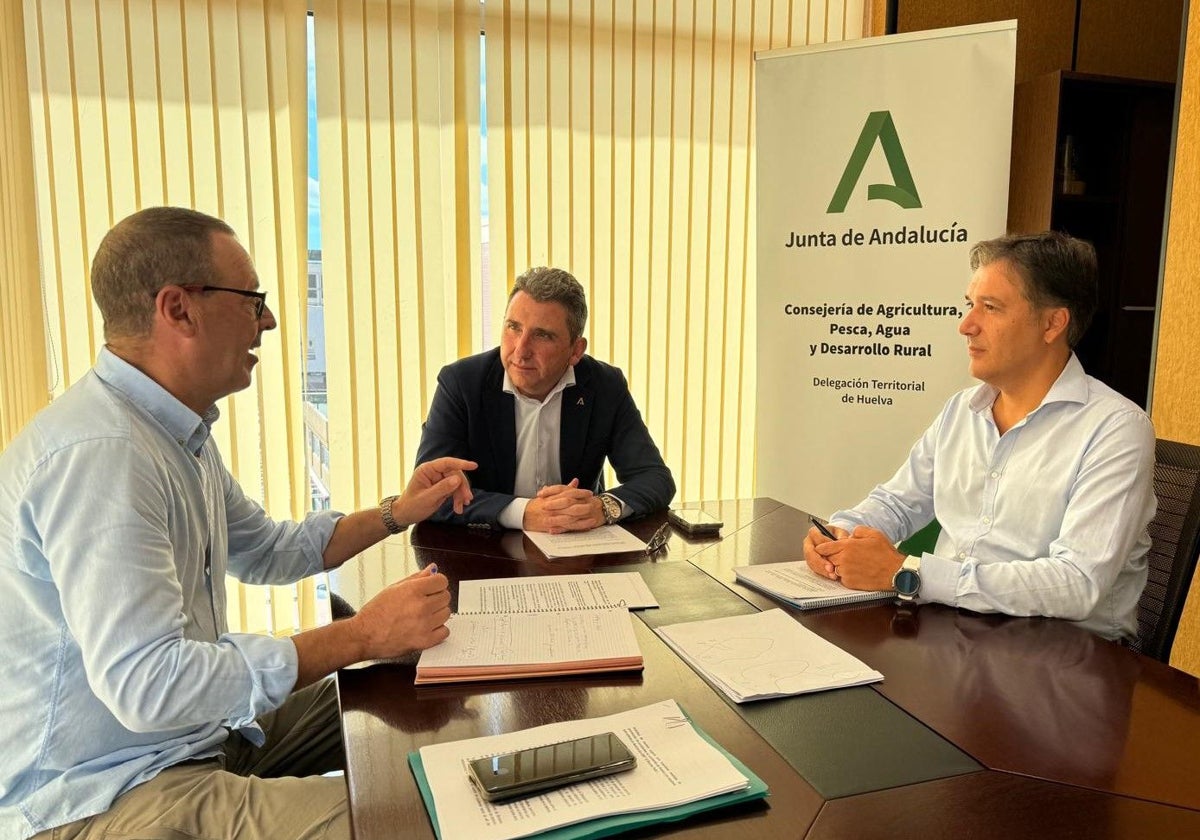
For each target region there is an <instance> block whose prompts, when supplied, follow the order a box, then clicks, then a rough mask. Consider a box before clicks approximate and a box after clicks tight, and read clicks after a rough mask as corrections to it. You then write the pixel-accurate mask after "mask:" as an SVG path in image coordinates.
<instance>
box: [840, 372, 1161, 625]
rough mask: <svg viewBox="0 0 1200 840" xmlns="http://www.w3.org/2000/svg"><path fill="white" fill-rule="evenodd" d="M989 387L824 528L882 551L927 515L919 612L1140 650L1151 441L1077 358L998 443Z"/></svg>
mask: <svg viewBox="0 0 1200 840" xmlns="http://www.w3.org/2000/svg"><path fill="white" fill-rule="evenodd" d="M997 394H998V392H997V391H996V389H995V388H993V387H991V386H990V385H986V384H985V385H979V386H976V387H974V388H968V389H967V390H965V391H960V392H959V393H958V394H955V395H954V396H953V397H951V398H950V401H949V402H947V403H946V406H945V408H944V409H943V410H942V413H941V414H940V415H939V416H938V418H937V419H936V420H935V421H934V422H933V425H931V426H930V427H929V428H928V429H927V430H926V432H925V434H924V435H923V436H922V437H921V439H920V440H919V441H917V443H916V445H915V446H913V448H912V451H911V452H909V455H908V461H907V462H906V463H905V464H904V465H903V466H901V467H900V469H899V470H898V471H897V472H896V474H895V475H894V476H892V478H891V479H890V480H889V481H887V482H886V483H884V484H881V485H879V486H878V487H876V488H875V489H874V490H872V491H871V493H870V495H869V496H868V497H867V498H866V499H865V500H863V501H862V502H861V503H860V504H858V505H857V506H856V507H854V508H853V509H851V510H842V511H838V512H837V513H835V514H833V516H831V517H830V522H832V523H833V524H835V525H838V526H840V527H842V528H845V529H847V530H851V531H852V530H853V529H854V527H855V526H856V525H869V526H871V527H873V528H877V529H879V530H880V531H882V532H883V533H884V534H886V535H887V536H888V538H889V539H891V540H892V541H894V542H895V541H899V540H902V539H906V538H907V537H909V536H911V535H912V534H913V533H915V532H916V531H917V530H919V529H920V528H922V527H924V526H925V525H926V524H928V523H929V522H930V521H931V520H932V519H933V518H934V517H935V516H936V518H937V520H938V521H939V522H940V523H941V525H942V532H941V535H940V536H939V538H938V541H937V545H936V546H935V548H934V552H933V553H932V554H928V553H927V554H925V555H923V556H922V557H921V592H920V597H921V600H926V601H937V602H939V603H943V604H950V605H952V606H956V607H964V608H966V609H969V610H974V611H976V612H1001V613H1007V614H1009V615H1041V616H1050V617H1056V618H1064V619H1068V620H1070V621H1075V622H1078V623H1079V624H1080V625H1081V626H1082V627H1084V628H1086V629H1088V630H1091V631H1092V632H1094V633H1098V634H1099V635H1101V636H1103V637H1105V638H1108V639H1119V638H1125V639H1134V638H1136V637H1137V603H1138V598H1139V597H1141V594H1142V589H1143V588H1144V587H1145V585H1146V552H1147V551H1148V550H1149V548H1150V535H1149V533H1148V532H1147V530H1146V526H1147V525H1148V524H1149V522H1150V520H1151V519H1152V518H1153V516H1154V510H1155V499H1154V428H1153V426H1152V425H1151V424H1150V418H1148V417H1147V416H1146V413H1145V412H1144V411H1142V410H1141V409H1140V408H1138V407H1137V406H1136V405H1134V404H1133V403H1132V402H1130V401H1129V400H1127V399H1125V397H1123V396H1121V395H1120V394H1118V393H1117V392H1115V391H1113V390H1112V389H1111V388H1109V387H1108V386H1106V385H1104V384H1103V383H1101V382H1100V381H1098V380H1096V379H1093V378H1092V377H1090V376H1088V375H1087V374H1085V373H1084V371H1083V367H1082V366H1081V365H1080V364H1079V361H1078V359H1076V358H1075V356H1074V355H1072V356H1071V358H1070V360H1069V361H1068V362H1067V366H1066V368H1065V369H1064V370H1063V372H1062V374H1060V375H1059V377H1058V380H1057V381H1056V382H1055V383H1054V385H1053V387H1051V389H1050V391H1049V393H1047V394H1046V397H1045V399H1043V400H1042V403H1041V405H1039V406H1038V407H1037V408H1036V409H1034V411H1032V412H1031V413H1030V414H1029V415H1028V416H1026V417H1025V418H1024V419H1023V420H1021V422H1019V423H1017V424H1016V425H1014V426H1013V427H1012V428H1011V429H1009V430H1008V431H1007V432H1005V433H1004V434H1003V435H1001V434H1000V433H999V430H998V429H997V428H996V423H995V421H994V420H993V419H992V404H993V403H994V402H995V400H996V396H997Z"/></svg>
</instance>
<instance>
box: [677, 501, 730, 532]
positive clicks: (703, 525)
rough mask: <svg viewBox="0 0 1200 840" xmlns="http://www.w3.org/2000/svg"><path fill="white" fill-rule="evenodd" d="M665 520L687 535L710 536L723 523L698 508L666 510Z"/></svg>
mask: <svg viewBox="0 0 1200 840" xmlns="http://www.w3.org/2000/svg"><path fill="white" fill-rule="evenodd" d="M667 521H668V522H670V523H671V524H672V525H674V526H675V527H676V528H678V529H679V530H680V531H683V533H685V534H687V535H688V536H689V537H704V536H712V535H715V534H717V533H719V532H720V530H721V526H722V525H724V524H725V523H724V522H722V521H721V520H720V519H717V518H716V517H715V516H713V515H711V514H708V513H705V512H704V511H702V510H700V508H676V509H674V510H668V511H667Z"/></svg>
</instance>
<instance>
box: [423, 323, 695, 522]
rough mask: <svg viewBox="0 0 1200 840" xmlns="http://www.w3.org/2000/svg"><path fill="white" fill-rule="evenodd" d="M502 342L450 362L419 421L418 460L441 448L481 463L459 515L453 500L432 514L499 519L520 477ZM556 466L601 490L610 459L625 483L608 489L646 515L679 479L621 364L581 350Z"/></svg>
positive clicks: (565, 403) (565, 401)
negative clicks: (656, 440) (653, 434)
mask: <svg viewBox="0 0 1200 840" xmlns="http://www.w3.org/2000/svg"><path fill="white" fill-rule="evenodd" d="M503 386H504V366H503V365H502V364H501V362H500V349H499V348H498V347H497V348H494V349H492V350H488V351H487V352H485V353H480V354H478V355H475V356H468V357H467V358H465V359H460V360H459V361H457V362H454V363H453V364H450V365H446V367H444V368H442V370H441V373H439V374H438V387H437V391H436V392H435V393H434V395H433V403H432V404H431V405H430V406H429V416H428V417H427V418H426V419H425V423H424V425H423V426H422V427H421V445H420V447H419V449H418V451H417V463H418V464H420V463H424V462H425V461H428V460H431V459H433V458H440V457H442V456H443V455H453V456H455V457H457V458H469V459H470V460H472V461H476V462H478V464H479V467H478V469H476V470H475V471H474V472H472V473H470V475H469V478H470V480H471V490H472V492H473V493H474V495H475V498H474V500H473V501H472V502H471V504H470V505H468V506H467V508H466V510H465V511H464V512H463V514H462V515H461V516H460V515H457V514H455V513H454V509H453V507H452V506H451V503H450V502H447V503H446V504H445V505H443V506H442V508H441V510H439V511H438V512H437V513H435V514H434V515H433V516H432V517H431V519H433V521H435V522H454V523H469V524H479V523H486V524H489V525H498V522H499V516H500V512H501V511H502V510H504V508H506V507H508V505H509V503H511V502H512V500H513V498H514V496H513V484H514V483H515V482H516V477H517V421H516V414H515V407H514V405H513V400H514V397H513V395H512V394H506V393H505V392H504V391H503ZM561 423H562V426H561V432H560V434H559V465H560V469H561V470H562V480H563V481H564V482H568V481H570V480H571V479H572V478H578V479H579V486H580V487H586V488H589V489H591V490H592V491H593V492H597V493H598V492H600V491H601V490H603V489H604V487H603V483H602V479H603V472H602V470H603V467H604V459H605V458H607V459H608V460H609V462H610V463H611V464H612V466H613V469H614V470H615V471H616V473H617V480H618V481H619V482H620V486H618V487H614V488H613V489H612V490H611V491H609V492H611V493H612V494H613V495H614V496H616V497H617V498H619V499H620V500H621V501H622V502H624V503H625V505H626V506H627V507H628V508H629V509H630V510H631V511H632V513H631V515H634V516H641V515H643V514H646V513H650V512H651V511H655V510H661V509H663V508H665V507H666V506H667V505H668V504H669V503H670V501H671V498H672V497H673V496H674V495H675V480H674V479H673V478H671V471H670V470H669V469H667V465H666V464H665V463H663V459H662V455H660V454H659V451H658V447H657V446H655V445H654V441H653V440H651V439H650V431H649V430H648V429H647V428H646V424H645V423H644V422H643V421H642V415H641V413H640V412H639V411H638V409H637V406H636V405H634V402H633V395H632V394H630V393H629V385H628V384H627V383H626V381H625V375H624V374H623V373H621V371H620V369H619V368H616V367H613V366H612V365H607V364H604V363H603V362H598V361H596V360H595V359H593V358H592V357H591V356H584V357H583V358H581V359H580V360H579V362H578V363H577V364H576V365H575V385H573V386H571V387H568V388H567V389H566V390H564V391H563V394H562V417H561Z"/></svg>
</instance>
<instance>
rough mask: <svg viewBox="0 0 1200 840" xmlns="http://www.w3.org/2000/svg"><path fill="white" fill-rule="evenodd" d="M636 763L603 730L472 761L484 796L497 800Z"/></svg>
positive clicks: (474, 778) (618, 741) (473, 775)
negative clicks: (572, 738)
mask: <svg viewBox="0 0 1200 840" xmlns="http://www.w3.org/2000/svg"><path fill="white" fill-rule="evenodd" d="M636 765H637V758H636V756H634V754H633V753H631V752H630V751H629V748H628V747H627V746H625V744H624V743H623V742H622V741H621V739H620V738H618V737H617V736H616V734H614V733H612V732H604V733H601V734H600V735H592V736H589V737H587V738H577V739H576V740H574V741H562V742H560V743H557V744H547V745H546V746H544V747H534V748H533V749H528V750H520V751H519V752H514V753H504V754H503V755H493V756H490V757H488V758H477V759H475V760H474V761H472V762H471V781H472V782H474V783H475V786H476V787H477V788H479V792H480V793H481V794H482V795H483V798H484V799H486V800H488V801H489V802H497V801H500V800H504V799H514V798H516V797H518V796H529V795H530V794H534V793H538V792H540V791H544V790H550V789H552V788H557V787H563V786H564V785H572V784H575V783H576V782H582V781H583V780H585V779H595V778H597V777H599V776H608V775H610V774H612V773H620V772H622V771H624V770H632V769H633V768H634V766H636Z"/></svg>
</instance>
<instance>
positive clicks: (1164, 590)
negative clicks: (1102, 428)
mask: <svg viewBox="0 0 1200 840" xmlns="http://www.w3.org/2000/svg"><path fill="white" fill-rule="evenodd" d="M1154 494H1155V495H1156V496H1157V497H1158V510H1157V511H1156V512H1155V514H1154V519H1152V520H1151V521H1150V539H1151V541H1152V545H1151V546H1150V553H1149V554H1147V555H1146V562H1147V565H1148V566H1149V574H1148V577H1147V580H1146V588H1145V589H1144V590H1143V591H1142V597H1141V598H1140V599H1139V601H1138V638H1137V641H1136V642H1134V643H1133V644H1132V645H1131V647H1132V648H1133V649H1134V650H1138V651H1141V652H1142V653H1144V654H1146V655H1147V656H1151V657H1153V658H1155V659H1157V660H1158V661H1159V662H1168V661H1169V659H1170V656H1171V645H1172V644H1173V643H1174V641H1175V631H1176V630H1178V629H1179V617H1180V616H1181V615H1182V614H1183V605H1184V601H1185V600H1186V599H1187V594H1188V588H1189V587H1190V586H1191V583H1192V572H1193V571H1194V570H1195V568H1196V554H1197V552H1198V551H1200V446H1192V445H1191V444H1187V443H1179V442H1177V441H1173V440H1162V439H1159V440H1158V441H1157V442H1156V444H1155V448H1154Z"/></svg>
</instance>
